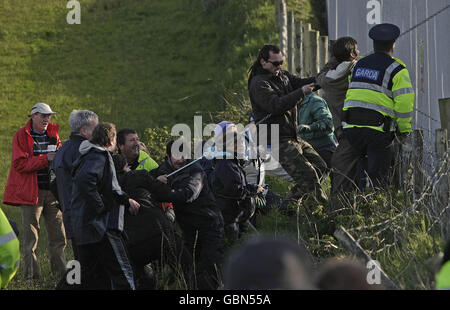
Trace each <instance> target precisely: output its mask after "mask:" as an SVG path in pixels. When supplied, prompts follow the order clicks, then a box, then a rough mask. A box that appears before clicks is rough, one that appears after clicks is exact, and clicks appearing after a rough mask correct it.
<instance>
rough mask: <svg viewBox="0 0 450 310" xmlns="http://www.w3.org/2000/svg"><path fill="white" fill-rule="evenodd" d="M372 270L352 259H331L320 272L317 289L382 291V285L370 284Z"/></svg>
mask: <svg viewBox="0 0 450 310" xmlns="http://www.w3.org/2000/svg"><path fill="white" fill-rule="evenodd" d="M369 271H370V270H369V269H367V268H365V266H363V265H362V264H361V263H358V262H357V261H354V260H350V259H331V260H329V261H327V262H326V263H325V264H324V265H323V266H322V267H321V268H320V269H319V272H318V276H317V288H318V289H321V290H380V289H383V287H382V286H381V285H378V284H369V282H368V281H367V275H368V272H369Z"/></svg>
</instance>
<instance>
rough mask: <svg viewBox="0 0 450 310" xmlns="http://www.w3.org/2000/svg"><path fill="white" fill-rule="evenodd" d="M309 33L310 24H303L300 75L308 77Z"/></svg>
mask: <svg viewBox="0 0 450 310" xmlns="http://www.w3.org/2000/svg"><path fill="white" fill-rule="evenodd" d="M309 31H311V24H303V25H302V35H303V44H302V56H303V57H302V75H303V76H308V73H307V72H308V70H309V69H308V67H309V61H308V55H309V46H310V44H309V35H308V33H309Z"/></svg>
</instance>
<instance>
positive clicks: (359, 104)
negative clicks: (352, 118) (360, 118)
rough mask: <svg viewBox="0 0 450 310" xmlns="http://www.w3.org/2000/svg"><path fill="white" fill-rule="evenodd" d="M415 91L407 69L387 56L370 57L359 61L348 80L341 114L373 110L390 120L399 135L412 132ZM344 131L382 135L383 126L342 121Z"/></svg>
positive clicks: (372, 55) (396, 60)
mask: <svg viewBox="0 0 450 310" xmlns="http://www.w3.org/2000/svg"><path fill="white" fill-rule="evenodd" d="M414 97H415V96H414V90H413V87H412V84H411V79H410V76H409V72H408V70H407V69H406V65H405V64H404V63H403V62H402V61H400V60H399V59H396V58H393V57H390V56H389V55H386V54H379V53H375V54H371V55H369V56H367V57H364V58H362V59H360V60H359V61H358V62H357V63H356V64H355V66H354V68H353V70H352V74H351V76H350V84H349V89H348V91H347V94H346V98H345V102H344V108H343V111H346V110H348V109H352V108H364V109H369V110H374V111H377V112H379V113H381V114H382V115H383V116H389V117H391V118H392V119H393V120H394V121H395V122H396V123H397V126H398V129H399V131H400V132H402V133H403V132H404V133H406V132H411V131H412V128H411V120H412V117H413V109H414ZM342 127H343V128H352V127H368V128H372V129H375V130H378V131H384V129H383V126H380V127H376V126H361V125H353V124H350V123H347V122H345V121H343V122H342Z"/></svg>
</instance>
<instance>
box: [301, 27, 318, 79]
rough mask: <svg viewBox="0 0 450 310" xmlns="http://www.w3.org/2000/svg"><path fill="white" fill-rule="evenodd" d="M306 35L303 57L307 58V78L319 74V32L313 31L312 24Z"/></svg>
mask: <svg viewBox="0 0 450 310" xmlns="http://www.w3.org/2000/svg"><path fill="white" fill-rule="evenodd" d="M307 25H308V30H307V31H305V32H304V34H305V44H304V47H305V49H304V53H303V57H304V58H305V62H306V63H305V72H304V73H303V74H304V75H305V76H313V75H316V74H317V73H318V72H319V32H318V31H315V30H311V24H307Z"/></svg>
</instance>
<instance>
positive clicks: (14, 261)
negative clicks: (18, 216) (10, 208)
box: [0, 210, 20, 289]
mask: <svg viewBox="0 0 450 310" xmlns="http://www.w3.org/2000/svg"><path fill="white" fill-rule="evenodd" d="M19 262H20V246H19V239H17V236H16V234H15V233H14V231H13V229H12V227H11V225H10V224H9V221H8V219H7V218H6V216H5V214H4V213H3V211H2V210H0V289H3V288H6V286H7V285H8V283H9V282H10V281H11V279H12V278H13V277H14V275H15V274H16V272H17V269H18V268H19Z"/></svg>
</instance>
